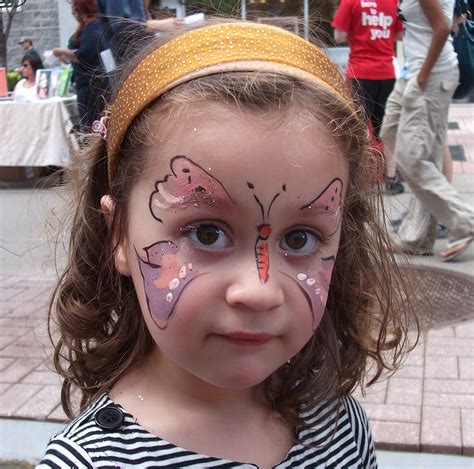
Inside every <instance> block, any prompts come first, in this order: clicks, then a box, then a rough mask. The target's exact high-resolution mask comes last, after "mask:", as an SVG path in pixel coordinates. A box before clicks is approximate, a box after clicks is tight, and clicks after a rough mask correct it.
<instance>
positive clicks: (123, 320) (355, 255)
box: [49, 35, 410, 426]
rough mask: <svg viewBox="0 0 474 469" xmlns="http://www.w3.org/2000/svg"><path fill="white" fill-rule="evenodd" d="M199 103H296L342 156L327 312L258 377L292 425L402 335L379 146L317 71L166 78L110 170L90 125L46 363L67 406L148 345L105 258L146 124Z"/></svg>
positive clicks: (393, 353)
mask: <svg viewBox="0 0 474 469" xmlns="http://www.w3.org/2000/svg"><path fill="white" fill-rule="evenodd" d="M158 41H159V42H158ZM162 41H163V35H160V37H158V38H155V39H153V40H152V43H151V45H149V46H148V47H147V49H146V50H145V52H144V54H145V55H146V54H147V53H148V52H149V51H150V50H153V49H154V48H156V47H159V45H160V44H161V43H162ZM139 61H140V58H138V59H135V62H134V63H135V64H137V63H138V62H139ZM131 69H133V66H132V67H130V68H129V70H131ZM208 103H219V104H221V105H224V106H227V107H228V108H229V109H234V110H235V109H240V110H243V111H245V112H252V113H262V112H266V111H273V110H278V112H281V113H285V112H289V111H290V109H295V108H296V109H299V110H301V112H305V113H306V114H307V115H308V116H309V118H310V119H312V120H313V122H319V123H321V124H322V125H324V126H325V127H326V128H327V129H328V132H329V134H330V135H332V137H333V138H334V140H335V141H336V142H337V144H338V146H339V148H340V151H341V153H342V154H343V155H345V157H346V158H347V159H348V161H349V168H350V171H349V183H348V188H347V194H346V197H345V200H344V204H343V216H342V222H341V226H342V233H341V240H340V247H339V251H338V255H337V258H336V263H335V267H334V271H333V276H332V281H331V287H330V290H329V297H328V301H327V306H326V312H325V314H324V316H323V319H322V321H321V323H320V325H319V327H318V328H317V330H316V331H315V333H314V335H313V337H312V338H311V339H310V340H309V342H308V343H307V344H306V345H305V346H304V348H303V349H302V350H301V351H300V352H299V353H298V354H297V355H296V356H295V357H294V358H293V359H292V360H291V363H289V364H286V365H284V366H283V367H281V368H280V369H278V370H277V371H275V373H274V374H273V375H272V377H270V378H268V379H267V382H266V384H265V386H266V387H265V389H266V398H267V400H268V403H269V405H271V406H272V407H273V408H274V409H276V410H277V411H278V412H279V413H280V415H282V417H283V418H284V419H286V421H287V422H289V423H290V424H292V425H295V426H296V425H301V424H302V423H303V422H302V420H301V417H300V416H301V414H302V412H304V411H305V410H307V409H309V408H311V407H312V406H313V405H314V404H315V403H317V402H320V401H321V400H323V399H326V398H328V397H333V396H337V397H341V396H343V395H346V394H348V393H350V392H351V391H352V390H353V389H354V387H355V386H357V385H361V386H364V383H365V381H369V383H368V384H371V383H372V382H373V381H375V380H377V379H378V378H379V377H380V376H381V374H382V372H383V371H384V370H386V371H389V372H390V371H393V370H395V369H396V368H397V366H398V365H399V364H400V362H401V359H402V357H403V353H404V351H406V349H407V347H408V345H409V344H408V341H407V332H408V328H409V322H410V317H409V309H408V302H407V301H406V294H404V292H403V278H402V277H401V274H400V272H399V270H398V267H397V264H396V262H395V260H394V258H393V255H392V254H391V251H390V247H389V238H388V235H387V233H386V227H385V226H384V224H383V217H382V214H383V204H382V194H381V190H380V187H379V184H376V183H374V173H375V167H376V161H377V160H378V157H377V155H376V154H375V153H374V151H373V150H372V149H371V148H370V146H369V134H368V130H367V125H366V122H365V121H364V118H363V113H362V111H361V110H358V109H357V108H355V107H352V106H351V105H348V104H347V103H345V104H344V103H343V102H342V101H339V100H336V99H334V95H333V94H332V93H331V92H330V91H328V89H327V88H324V87H322V86H319V85H318V84H317V83H309V82H305V81H302V80H301V81H300V80H298V79H295V78H291V77H287V76H285V75H280V74H275V73H256V72H228V73H222V74H215V75H211V76H207V77H203V78H198V79H194V80H191V81H189V82H187V83H184V84H181V85H179V86H177V87H175V88H173V89H171V90H170V91H168V92H167V93H166V94H165V95H163V96H161V97H160V98H158V99H157V100H156V101H155V102H154V103H152V104H151V105H150V106H149V107H148V108H147V109H145V110H143V111H142V113H141V114H140V115H139V116H138V117H137V118H136V119H135V120H134V122H133V123H132V125H131V126H130V128H129V129H128V131H127V134H126V135H125V138H124V141H123V144H122V148H121V150H120V154H119V157H118V158H119V160H118V171H117V177H116V178H115V179H114V180H113V181H112V182H110V181H109V180H108V177H107V155H106V149H105V142H104V141H103V140H102V139H101V138H100V137H99V136H97V135H93V136H90V137H89V144H88V146H87V147H86V148H85V149H84V150H83V151H82V153H81V155H79V156H78V158H77V161H78V164H77V166H76V168H75V170H74V171H73V173H72V177H71V185H72V187H73V189H74V191H73V198H72V201H73V208H72V210H71V212H70V213H71V214H72V221H71V235H70V246H69V260H68V264H67V268H66V270H65V272H64V273H63V275H62V277H61V279H60V281H59V283H58V286H57V288H56V290H55V294H54V298H53V300H52V302H51V308H50V314H49V319H50V330H51V332H52V335H53V336H54V332H53V329H55V328H56V327H57V328H58V332H59V339H58V340H57V343H56V345H55V354H54V363H55V366H56V369H57V370H58V372H59V373H60V374H61V375H62V376H63V377H64V382H63V386H62V404H63V408H64V410H65V412H66V414H67V415H68V416H70V417H71V416H73V415H74V413H75V409H74V408H73V407H74V406H73V399H72V393H73V390H74V389H75V388H78V389H79V390H80V393H81V402H80V406H79V407H80V408H79V410H82V409H84V407H86V406H87V405H88V404H89V403H91V401H93V400H94V399H95V398H96V397H97V396H98V395H99V394H100V393H102V392H104V391H107V390H109V389H110V388H111V387H112V386H113V385H114V384H115V383H116V382H117V381H118V380H119V378H120V377H121V376H122V375H123V374H124V373H126V372H127V370H129V368H130V367H132V366H134V365H135V364H137V363H139V362H141V361H142V360H143V359H144V357H145V356H146V355H147V354H149V353H150V351H151V350H152V347H153V345H154V344H153V340H152V338H151V335H150V333H149V332H148V330H147V328H146V326H145V322H144V320H143V317H142V314H141V312H140V307H139V304H138V300H137V297H136V294H135V290H134V287H133V284H132V281H131V279H130V278H128V277H125V276H122V275H120V274H119V273H118V272H117V270H116V269H115V265H114V249H115V247H116V245H117V242H118V240H119V239H121V237H122V236H123V235H125V234H126V232H127V218H128V214H127V207H128V201H129V196H130V192H131V189H132V188H133V186H134V184H135V183H136V182H137V181H138V179H139V178H140V177H141V174H142V173H143V172H144V171H145V170H146V167H147V164H149V162H148V161H146V158H143V154H144V151H145V150H146V149H147V148H148V146H149V145H150V142H151V140H152V138H153V132H152V130H151V129H152V128H156V125H159V122H162V121H161V119H164V120H166V119H169V118H170V117H176V116H177V115H179V113H180V112H186V111H187V110H189V109H191V108H193V107H201V108H202V106H204V105H206V104H208ZM354 109H357V110H355V111H354ZM157 123H158V124H157ZM85 167H86V168H87V171H86V172H85V171H84V168H85ZM105 194H109V195H110V196H111V198H112V199H113V201H114V204H115V205H114V211H113V213H112V214H111V218H110V220H109V221H108V224H107V223H106V221H105V219H104V216H103V214H102V212H101V206H100V200H101V197H102V196H103V195H105ZM394 285H396V288H395V287H394ZM369 363H370V364H371V367H372V370H371V375H370V376H371V379H370V380H368V379H367V369H368V365H369Z"/></svg>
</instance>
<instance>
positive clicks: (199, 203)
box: [171, 194, 236, 209]
mask: <svg viewBox="0 0 474 469" xmlns="http://www.w3.org/2000/svg"><path fill="white" fill-rule="evenodd" d="M180 205H181V206H182V207H183V208H200V207H209V208H216V209H229V208H231V207H235V206H236V203H235V202H234V201H232V200H231V199H229V198H228V197H223V196H221V195H219V194H218V195H212V196H210V195H209V194H202V195H199V194H193V195H190V196H186V197H184V198H183V200H182V202H181V203H180ZM171 208H173V207H171Z"/></svg>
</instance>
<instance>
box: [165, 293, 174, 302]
mask: <svg viewBox="0 0 474 469" xmlns="http://www.w3.org/2000/svg"><path fill="white" fill-rule="evenodd" d="M166 301H167V302H168V303H171V302H172V301H173V293H168V294H167V295H166Z"/></svg>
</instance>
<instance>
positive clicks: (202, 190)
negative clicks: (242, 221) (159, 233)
mask: <svg viewBox="0 0 474 469" xmlns="http://www.w3.org/2000/svg"><path fill="white" fill-rule="evenodd" d="M178 160H185V161H187V162H189V163H190V164H191V165H192V166H195V167H197V168H198V169H199V170H200V171H202V172H203V173H205V174H206V175H207V176H208V177H209V179H211V180H213V181H215V183H216V185H218V186H220V188H221V189H222V191H223V192H224V193H225V194H226V195H227V197H228V198H229V201H230V202H231V204H233V203H234V201H233V200H232V197H231V196H230V194H229V193H228V192H227V190H226V189H225V187H224V186H223V184H222V183H221V182H220V181H219V180H218V179H217V178H215V177H214V176H212V175H211V174H210V173H209V172H208V171H206V170H205V169H204V168H203V167H202V166H200V165H198V164H196V163H194V161H192V160H191V159H190V158H188V157H187V156H184V155H176V156H173V158H171V160H170V170H171V174H167V175H166V176H165V177H164V178H163V179H160V180H159V181H155V190H154V191H153V192H152V193H151V195H150V199H149V201H148V208H149V210H150V213H151V215H152V217H153V218H154V219H155V220H157V221H159V222H160V223H163V220H162V219H161V218H159V217H157V216H155V214H154V213H153V206H152V202H153V196H154V195H155V194H156V193H159V192H160V190H159V189H158V185H159V184H166V183H167V182H168V179H169V178H170V177H171V176H173V177H175V178H177V177H178V174H177V173H176V172H175V170H174V168H173V165H174V163H175V162H176V161H178ZM181 171H182V172H183V173H189V175H188V184H192V176H191V172H190V171H189V169H188V168H184V169H182V170H181ZM195 191H196V192H199V193H201V194H203V193H205V192H206V189H205V188H204V187H202V186H198V187H196V188H195ZM210 196H212V195H210Z"/></svg>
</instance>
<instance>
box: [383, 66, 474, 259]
mask: <svg viewBox="0 0 474 469" xmlns="http://www.w3.org/2000/svg"><path fill="white" fill-rule="evenodd" d="M458 79H459V72H458V70H457V69H455V70H453V71H451V72H448V73H443V74H442V75H441V74H439V75H436V74H433V75H431V76H430V78H429V80H428V83H427V85H426V87H425V90H423V91H422V90H421V89H420V87H419V85H418V82H417V79H416V77H413V78H410V79H409V80H398V81H397V83H396V84H395V88H394V90H393V92H392V93H391V95H390V96H389V98H388V101H387V105H386V108H385V117H384V120H383V124H382V130H381V136H382V139H383V138H388V137H391V138H394V139H395V160H396V162H397V165H398V168H399V170H400V173H401V174H402V176H403V178H404V179H405V180H406V182H407V183H408V185H409V186H410V188H411V190H412V192H413V195H414V197H412V198H411V200H410V203H409V206H408V216H407V217H406V218H405V219H404V221H403V223H402V224H401V226H400V229H399V231H398V234H399V235H400V239H401V242H402V246H401V247H402V248H405V249H408V250H410V251H413V252H425V251H431V249H432V248H433V245H434V243H435V240H436V224H437V222H438V221H439V222H440V223H442V224H443V225H445V226H447V227H448V229H449V235H450V236H449V238H450V241H454V240H456V239H460V238H463V237H465V236H469V235H470V234H472V233H473V231H474V211H473V209H472V208H471V206H470V205H469V204H468V203H467V202H465V201H464V200H463V199H462V198H461V196H460V195H459V194H458V192H457V191H456V190H455V189H454V187H453V186H451V184H450V183H449V182H448V181H447V180H446V178H445V177H444V176H443V174H442V167H443V153H444V146H445V144H446V138H447V123H448V111H449V105H450V102H451V98H452V96H453V93H454V91H455V89H456V87H457V84H458Z"/></svg>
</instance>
